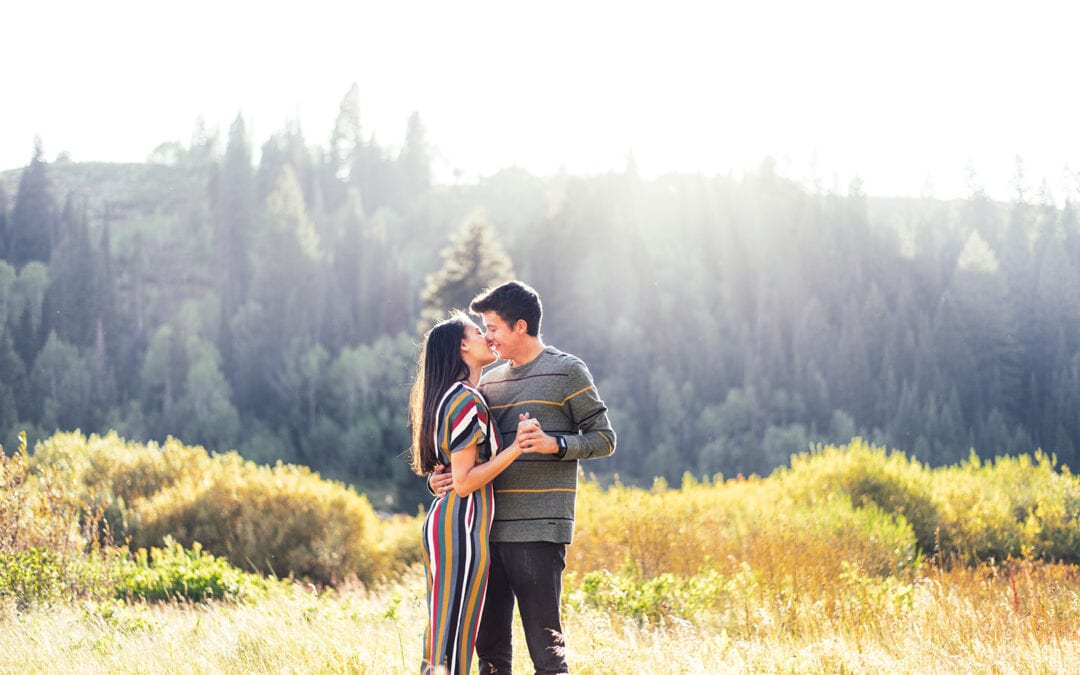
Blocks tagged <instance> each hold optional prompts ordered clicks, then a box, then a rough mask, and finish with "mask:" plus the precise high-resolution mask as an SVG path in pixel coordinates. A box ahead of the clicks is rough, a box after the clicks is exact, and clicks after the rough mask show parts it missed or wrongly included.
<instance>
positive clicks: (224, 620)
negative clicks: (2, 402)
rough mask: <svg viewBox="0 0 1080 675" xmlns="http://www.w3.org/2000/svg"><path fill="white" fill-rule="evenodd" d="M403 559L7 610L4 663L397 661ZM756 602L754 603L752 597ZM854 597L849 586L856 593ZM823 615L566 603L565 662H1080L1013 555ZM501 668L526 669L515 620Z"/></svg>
mask: <svg viewBox="0 0 1080 675" xmlns="http://www.w3.org/2000/svg"><path fill="white" fill-rule="evenodd" d="M423 592H424V583H423V577H422V573H421V571H420V569H419V568H414V569H413V570H411V571H410V573H409V574H407V575H406V576H405V578H404V579H403V580H402V581H401V582H400V583H397V584H394V585H389V586H385V587H381V588H379V589H377V590H375V591H373V592H366V591H364V590H345V591H341V592H337V593H332V594H330V593H327V594H323V595H319V594H316V593H314V592H310V591H303V590H298V591H296V592H286V593H278V594H275V595H274V596H273V597H270V598H268V599H264V600H260V601H257V602H255V603H252V604H247V605H243V604H216V605H196V604H175V603H174V604H165V605H144V604H134V605H123V604H118V605H104V606H102V605H90V604H84V605H75V604H72V605H65V606H61V607H57V608H54V609H46V610H35V611H33V612H30V613H26V614H18V615H15V614H9V615H8V616H7V617H6V619H5V620H4V622H3V628H4V630H3V631H0V670H2V671H3V672H12V673H15V672H19V673H23V672H83V673H91V672H93V673H98V672H113V673H150V672H152V673H191V672H199V673H216V672H225V673H279V672H323V673H405V672H414V671H415V670H416V666H417V664H418V659H419V644H420V639H421V635H422V632H423V628H424V609H423ZM763 598H764V599H765V600H764V601H762V599H763ZM855 600H858V598H855ZM853 617H854V618H853V620H844V619H833V620H828V619H825V618H823V616H822V615H821V614H820V613H819V612H816V611H815V607H814V603H812V602H808V603H806V604H805V605H803V606H800V607H796V608H791V607H785V606H782V605H780V604H778V603H776V602H774V601H772V600H771V599H770V596H769V595H768V594H764V595H759V594H747V595H743V596H736V597H731V598H729V600H728V604H727V606H725V607H720V608H717V609H716V610H715V611H711V612H708V613H704V614H701V615H698V616H696V617H695V618H694V620H693V621H688V620H682V619H672V620H667V619H661V620H660V621H657V622H643V621H639V620H636V619H633V618H630V617H627V616H620V615H618V614H615V613H612V612H608V611H605V610H603V609H599V608H596V607H591V606H588V605H585V604H581V603H575V602H573V601H569V602H568V603H567V609H566V617H565V618H566V629H567V635H568V637H569V645H568V659H569V662H570V665H571V669H572V670H573V671H574V672H576V673H582V674H587V673H629V672H638V673H644V672H648V673H661V672H663V673H717V672H814V673H838V672H852V673H864V672H902V673H907V672H914V673H926V672H934V673H939V672H954V673H968V672H1000V673H1012V672H1024V673H1026V672H1053V673H1058V672H1080V632H1078V631H1080V621H1078V617H1080V574H1078V572H1077V570H1076V569H1075V568H1073V567H1064V566H1053V565H1027V564H1018V565H1014V566H1012V567H1011V568H1005V567H991V566H986V567H983V568H980V569H977V570H970V569H963V570H958V571H953V572H939V571H936V570H933V569H930V571H928V572H927V573H926V574H925V575H920V576H919V577H918V578H916V579H915V582H914V584H913V586H912V598H911V603H910V606H908V607H907V608H905V609H904V610H903V611H899V612H896V613H894V614H892V615H887V616H885V617H884V618H882V619H881V620H878V621H865V620H864V618H865V617H863V616H862V615H860V614H858V613H856V614H854V615H853ZM514 649H515V654H517V660H516V663H515V667H514V672H515V673H528V672H530V668H529V660H528V657H527V650H526V648H525V644H524V638H523V636H522V634H521V632H520V626H517V627H516V634H515V645H514Z"/></svg>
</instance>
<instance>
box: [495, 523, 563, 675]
mask: <svg viewBox="0 0 1080 675" xmlns="http://www.w3.org/2000/svg"><path fill="white" fill-rule="evenodd" d="M565 568H566V544H555V543H552V542H549V541H529V542H494V541H493V542H491V571H490V576H489V577H488V587H487V596H486V598H485V599H484V615H483V616H482V617H480V629H479V630H478V631H477V634H476V655H477V656H478V657H479V659H480V673H481V675H488V674H490V673H499V675H509V674H510V665H511V662H512V661H513V647H512V645H511V635H512V631H511V629H512V625H513V622H514V600H515V598H516V599H517V604H518V610H519V611H520V612H521V625H522V626H523V627H524V628H525V643H526V644H527V645H528V647H529V656H531V657H532V662H533V668H535V669H536V672H537V673H568V672H570V671H569V669H568V668H567V666H566V657H565V656H564V655H563V635H562V621H561V620H560V619H559V598H560V597H561V596H562V573H563V569H565Z"/></svg>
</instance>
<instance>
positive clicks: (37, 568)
mask: <svg viewBox="0 0 1080 675" xmlns="http://www.w3.org/2000/svg"><path fill="white" fill-rule="evenodd" d="M19 439H20V445H19V448H18V450H16V452H14V453H12V454H11V455H7V454H6V453H4V452H3V451H2V449H0V597H2V598H5V599H6V600H8V601H10V602H12V603H13V604H14V605H15V607H16V609H19V610H23V609H26V608H28V607H31V606H34V605H48V604H52V603H55V602H59V601H62V600H65V599H68V598H71V597H77V596H91V595H94V594H98V593H100V592H101V590H102V588H104V587H107V586H108V583H109V566H108V563H109V561H110V560H111V554H110V553H108V552H106V551H104V550H102V549H101V548H100V546H99V542H98V541H97V539H96V536H95V534H94V533H95V532H96V528H95V522H96V521H95V516H94V514H93V513H86V514H84V512H83V509H81V508H80V504H79V502H78V500H77V499H76V498H75V497H74V496H73V492H74V491H73V490H72V488H71V485H70V481H68V480H66V477H65V476H64V475H63V474H62V473H60V472H56V471H53V470H52V469H50V468H47V467H46V468H43V469H42V470H41V471H37V472H33V473H32V472H31V471H30V468H29V467H30V460H29V458H28V456H27V453H26V435H25V434H20V435H19ZM84 533H90V535H89V536H84Z"/></svg>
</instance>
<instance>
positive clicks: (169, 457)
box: [31, 432, 211, 540]
mask: <svg viewBox="0 0 1080 675" xmlns="http://www.w3.org/2000/svg"><path fill="white" fill-rule="evenodd" d="M210 464H211V458H210V455H209V453H207V452H206V450H205V449H204V448H202V447H198V446H194V447H192V446H186V445H184V444H183V443H181V442H180V441H178V440H176V439H174V438H169V439H168V440H166V441H165V443H164V445H158V444H157V443H153V442H151V443H148V444H141V443H132V442H127V441H124V440H123V439H122V438H120V437H119V436H117V434H116V432H109V433H108V434H106V435H105V436H98V435H92V436H90V437H89V438H87V437H86V436H84V435H83V434H81V433H79V432H72V433H57V434H56V435H54V436H53V437H52V438H49V439H47V440H46V441H44V442H43V443H40V444H38V446H37V447H36V448H35V449H34V454H33V457H32V458H31V469H32V471H34V472H35V473H42V472H45V471H52V472H54V473H55V474H56V475H58V476H63V477H64V478H65V479H66V480H68V481H69V482H70V483H71V484H72V485H73V486H74V489H75V493H74V495H73V496H74V497H75V499H76V500H77V501H79V502H80V503H82V504H83V505H84V506H85V508H86V509H88V510H96V511H99V512H100V513H102V514H103V515H104V517H105V519H106V520H107V521H108V524H109V527H110V528H111V531H112V533H113V534H114V535H115V536H116V537H117V538H118V539H121V540H123V538H124V537H126V536H127V535H128V534H129V532H128V522H127V518H128V515H129V509H130V508H131V507H133V506H134V505H136V504H137V503H138V502H139V501H141V500H145V499H149V498H150V497H153V496H154V495H156V494H157V493H158V492H160V491H161V490H163V489H165V488H167V487H170V486H172V485H175V484H176V483H178V482H180V481H184V480H190V479H192V478H197V477H199V476H203V475H205V474H206V473H207V472H208V471H209V469H210Z"/></svg>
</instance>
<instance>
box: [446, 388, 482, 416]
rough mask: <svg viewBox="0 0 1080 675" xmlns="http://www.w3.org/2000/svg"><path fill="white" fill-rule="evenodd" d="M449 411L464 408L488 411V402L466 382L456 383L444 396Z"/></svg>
mask: <svg viewBox="0 0 1080 675" xmlns="http://www.w3.org/2000/svg"><path fill="white" fill-rule="evenodd" d="M443 401H444V402H445V404H446V406H447V409H448V411H449V410H460V409H462V408H469V407H478V408H480V409H483V410H487V401H486V400H484V396H483V394H481V393H480V392H479V391H477V390H476V389H474V388H473V387H472V386H471V385H469V384H467V383H465V382H455V383H454V384H452V385H450V388H449V389H447V390H446V394H445V395H444V396H443Z"/></svg>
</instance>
